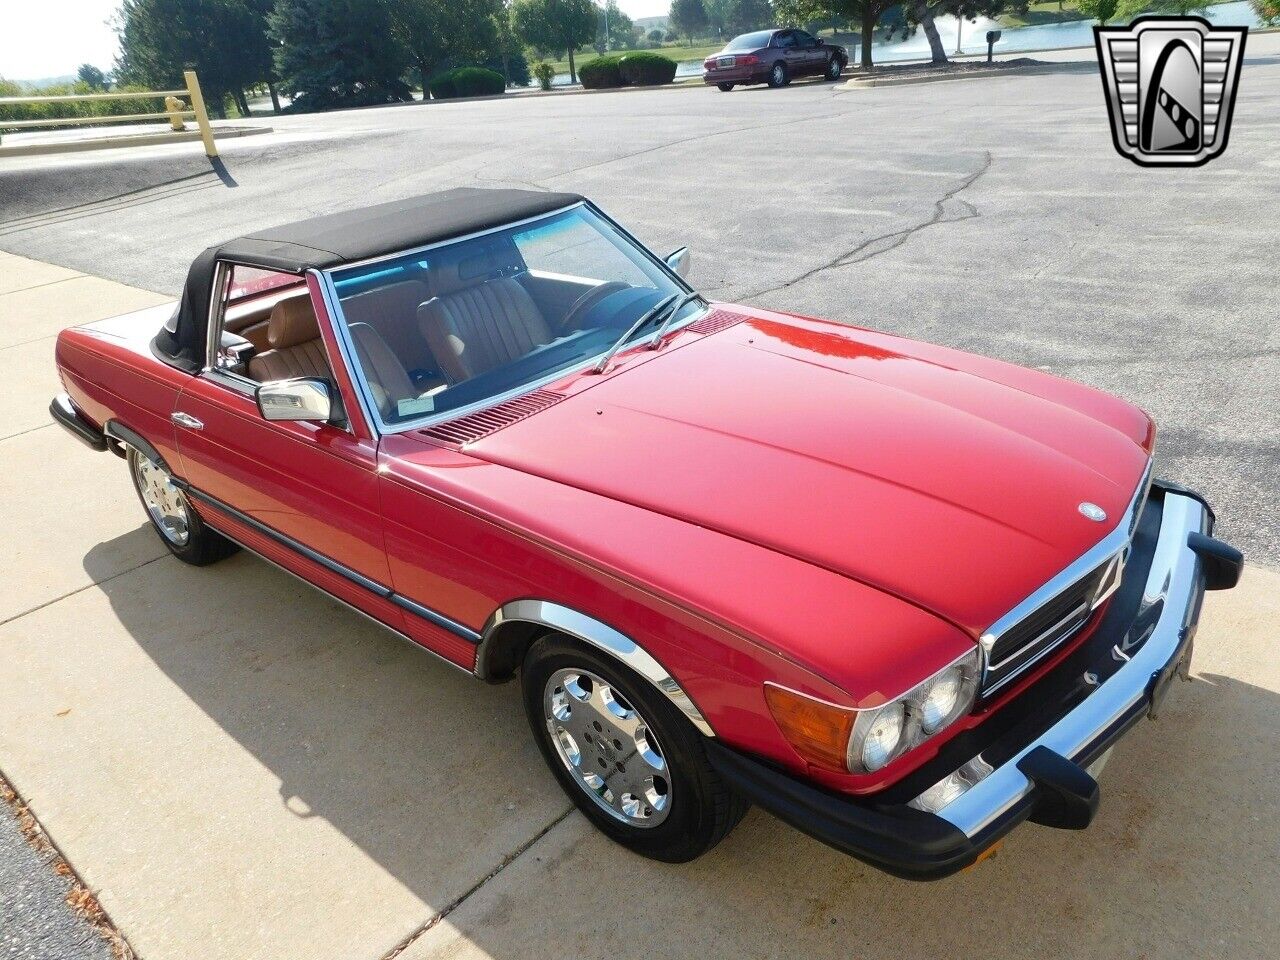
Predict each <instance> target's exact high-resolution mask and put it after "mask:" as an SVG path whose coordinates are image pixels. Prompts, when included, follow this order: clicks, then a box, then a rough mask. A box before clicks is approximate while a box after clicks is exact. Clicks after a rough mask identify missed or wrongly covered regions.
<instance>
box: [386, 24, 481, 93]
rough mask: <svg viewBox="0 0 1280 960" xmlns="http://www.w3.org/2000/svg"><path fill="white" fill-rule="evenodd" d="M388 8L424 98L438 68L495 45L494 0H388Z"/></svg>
mask: <svg viewBox="0 0 1280 960" xmlns="http://www.w3.org/2000/svg"><path fill="white" fill-rule="evenodd" d="M390 9H391V18H392V23H393V24H394V27H395V31H396V35H397V36H398V37H399V39H400V41H401V42H402V43H403V44H404V46H405V48H406V49H407V50H408V51H409V56H410V58H411V59H412V61H413V66H414V67H415V68H416V69H417V71H418V76H419V79H420V81H421V83H422V95H423V97H424V98H425V97H426V95H427V85H428V81H429V80H430V79H431V76H432V75H433V74H434V73H436V72H437V71H438V70H440V69H442V68H443V67H444V66H446V65H447V64H453V65H460V64H462V63H468V62H470V63H476V62H479V61H481V60H484V59H485V58H486V57H487V56H488V55H489V53H490V52H492V51H494V50H495V48H496V46H497V40H498V38H497V32H496V29H495V24H494V20H495V19H496V18H497V16H498V13H499V11H501V10H502V9H503V7H502V4H501V3H500V2H498V0H390ZM504 76H505V74H504Z"/></svg>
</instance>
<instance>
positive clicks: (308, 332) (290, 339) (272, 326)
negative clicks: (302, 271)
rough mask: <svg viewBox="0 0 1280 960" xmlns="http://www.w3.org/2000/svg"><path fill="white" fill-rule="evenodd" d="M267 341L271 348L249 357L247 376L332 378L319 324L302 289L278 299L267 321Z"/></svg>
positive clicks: (264, 377) (257, 377)
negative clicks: (298, 292)
mask: <svg viewBox="0 0 1280 960" xmlns="http://www.w3.org/2000/svg"><path fill="white" fill-rule="evenodd" d="M267 343H269V344H270V345H271V349H270V350H267V351H266V352H264V353H259V354H257V355H256V356H254V357H253V358H252V359H250V361H249V378H250V379H252V380H257V381H258V382H259V383H266V382H267V381H268V380H288V379H290V378H292V377H323V378H324V379H326V380H329V381H332V380H333V371H332V370H330V369H329V358H328V357H327V356H326V355H325V352H324V341H323V340H321V339H320V324H319V323H318V322H317V321H316V314H315V311H314V310H312V309H311V297H310V296H309V295H308V294H305V293H302V294H299V295H298V296H296V297H289V298H287V299H285V300H281V301H280V302H279V303H277V304H276V305H275V306H274V307H273V308H272V310H271V319H270V320H268V321H267Z"/></svg>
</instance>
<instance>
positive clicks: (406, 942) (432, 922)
mask: <svg viewBox="0 0 1280 960" xmlns="http://www.w3.org/2000/svg"><path fill="white" fill-rule="evenodd" d="M576 809H577V807H576V806H574V805H573V804H572V803H571V804H569V808H568V809H567V810H565V812H564V813H562V814H560V815H559V816H558V817H556V818H555V819H554V820H552V821H551V822H550V823H548V824H547V825H546V826H545V827H543V828H542V829H541V830H539V831H538V832H537V833H535V834H534V835H533V836H532V837H530V838H529V839H528V840H526V841H525V842H524V843H522V844H521V845H520V846H518V847H516V849H515V850H513V851H512V852H511V853H509V854H507V855H506V856H505V857H503V858H502V862H501V863H499V864H498V865H497V866H496V867H494V868H493V869H492V870H490V871H489V872H488V873H486V874H485V875H484V876H483V877H481V878H480V879H479V880H477V881H476V882H475V883H473V884H472V885H471V886H470V887H468V888H467V889H466V890H464V891H463V892H462V893H460V894H459V895H458V896H456V897H454V899H453V900H451V901H449V903H448V904H446V905H445V907H444V908H443V909H442V910H440V911H439V912H438V913H436V914H434V915H433V916H432V917H431V918H430V919H429V920H427V922H426V923H424V924H423V925H422V926H420V927H418V929H417V930H414V931H413V932H412V933H411V934H409V935H408V936H407V937H405V938H404V939H403V940H401V941H400V942H399V943H397V944H396V945H395V946H394V947H392V948H391V950H390V951H388V952H387V953H386V954H384V955H383V957H382V960H395V958H396V957H398V956H400V954H402V953H404V952H405V951H406V950H408V949H409V947H411V946H413V944H414V943H415V942H416V941H417V940H418V939H419V938H420V937H422V936H423V935H424V934H426V933H427V932H429V931H430V930H432V929H434V928H435V927H436V926H437V925H439V923H440V921H442V920H443V919H444V918H445V917H447V916H449V914H451V913H453V911H454V910H456V909H457V908H458V907H460V906H462V904H463V903H465V902H466V901H467V900H468V899H470V897H471V896H472V894H475V893H477V892H479V891H480V889H481V888H482V887H483V886H484V885H485V884H486V883H488V882H489V881H490V880H492V879H493V878H494V877H496V876H497V875H498V874H500V873H501V872H502V871H503V870H505V869H507V867H509V866H511V864H513V863H515V861H516V860H518V859H519V858H520V857H521V856H522V855H523V854H524V853H525V851H527V850H528V849H529V848H531V847H532V846H533V845H534V844H536V843H537V842H538V841H539V840H541V839H542V838H543V837H545V836H546V835H547V834H548V833H550V832H551V831H552V830H554V829H555V828H556V827H558V826H559V825H560V824H562V823H564V822H565V820H567V819H568V817H569V814H571V813H573V811H574V810H576Z"/></svg>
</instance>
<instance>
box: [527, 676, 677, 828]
mask: <svg viewBox="0 0 1280 960" xmlns="http://www.w3.org/2000/svg"><path fill="white" fill-rule="evenodd" d="M542 708H543V715H544V719H545V720H546V724H547V730H548V732H549V733H550V734H551V742H552V743H553V744H554V745H555V748H556V753H557V754H559V756H560V760H561V762H563V763H564V765H565V768H566V769H567V770H568V771H569V773H570V774H571V775H572V777H573V779H574V780H575V781H576V782H577V784H578V786H580V787H581V788H582V789H583V790H584V791H585V792H586V793H587V795H588V796H590V797H591V799H593V800H594V801H595V802H596V803H597V804H598V805H599V806H600V807H601V808H602V809H603V810H605V811H606V812H607V813H608V814H610V815H611V816H612V817H614V818H615V819H617V820H619V821H621V822H622V823H625V824H627V825H628V826H632V827H656V826H657V825H658V824H660V823H662V821H663V820H665V819H666V818H667V814H668V813H669V812H670V811H671V779H670V774H669V772H668V769H667V762H666V760H665V758H664V757H663V753H662V747H661V746H660V745H659V744H658V741H657V738H656V737H655V736H654V734H653V731H652V729H651V728H650V726H649V724H648V722H647V721H646V720H645V718H644V717H642V716H641V715H640V714H639V712H638V711H637V710H636V709H635V708H634V707H633V706H631V704H630V703H629V702H628V701H627V700H626V699H625V698H624V697H623V695H622V693H621V692H620V691H619V690H617V689H616V688H614V687H613V686H612V685H611V684H610V683H609V681H608V680H605V679H603V678H601V677H598V676H596V675H595V674H594V673H590V672H588V671H586V670H576V669H567V670H557V671H556V672H555V673H553V674H552V675H551V677H550V678H549V679H548V680H547V685H546V687H545V689H544V691H543V695H542Z"/></svg>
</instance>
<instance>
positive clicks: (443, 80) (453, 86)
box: [427, 67, 507, 100]
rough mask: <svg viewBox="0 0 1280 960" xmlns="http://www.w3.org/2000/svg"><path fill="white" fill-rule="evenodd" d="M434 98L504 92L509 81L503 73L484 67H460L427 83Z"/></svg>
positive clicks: (444, 98)
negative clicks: (504, 77) (504, 78)
mask: <svg viewBox="0 0 1280 960" xmlns="http://www.w3.org/2000/svg"><path fill="white" fill-rule="evenodd" d="M427 85H428V87H430V89H431V98H432V99H433V100H449V99H452V98H453V97H488V96H492V95H494V94H496V93H502V92H503V91H504V90H506V89H507V83H506V81H505V80H503V79H502V74H500V73H498V72H497V71H496V70H486V69H485V68H484V67H458V68H457V69H456V70H446V71H445V72H444V73H440V74H437V75H436V76H434V77H432V78H431V80H430V82H429V83H428V84H427Z"/></svg>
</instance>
